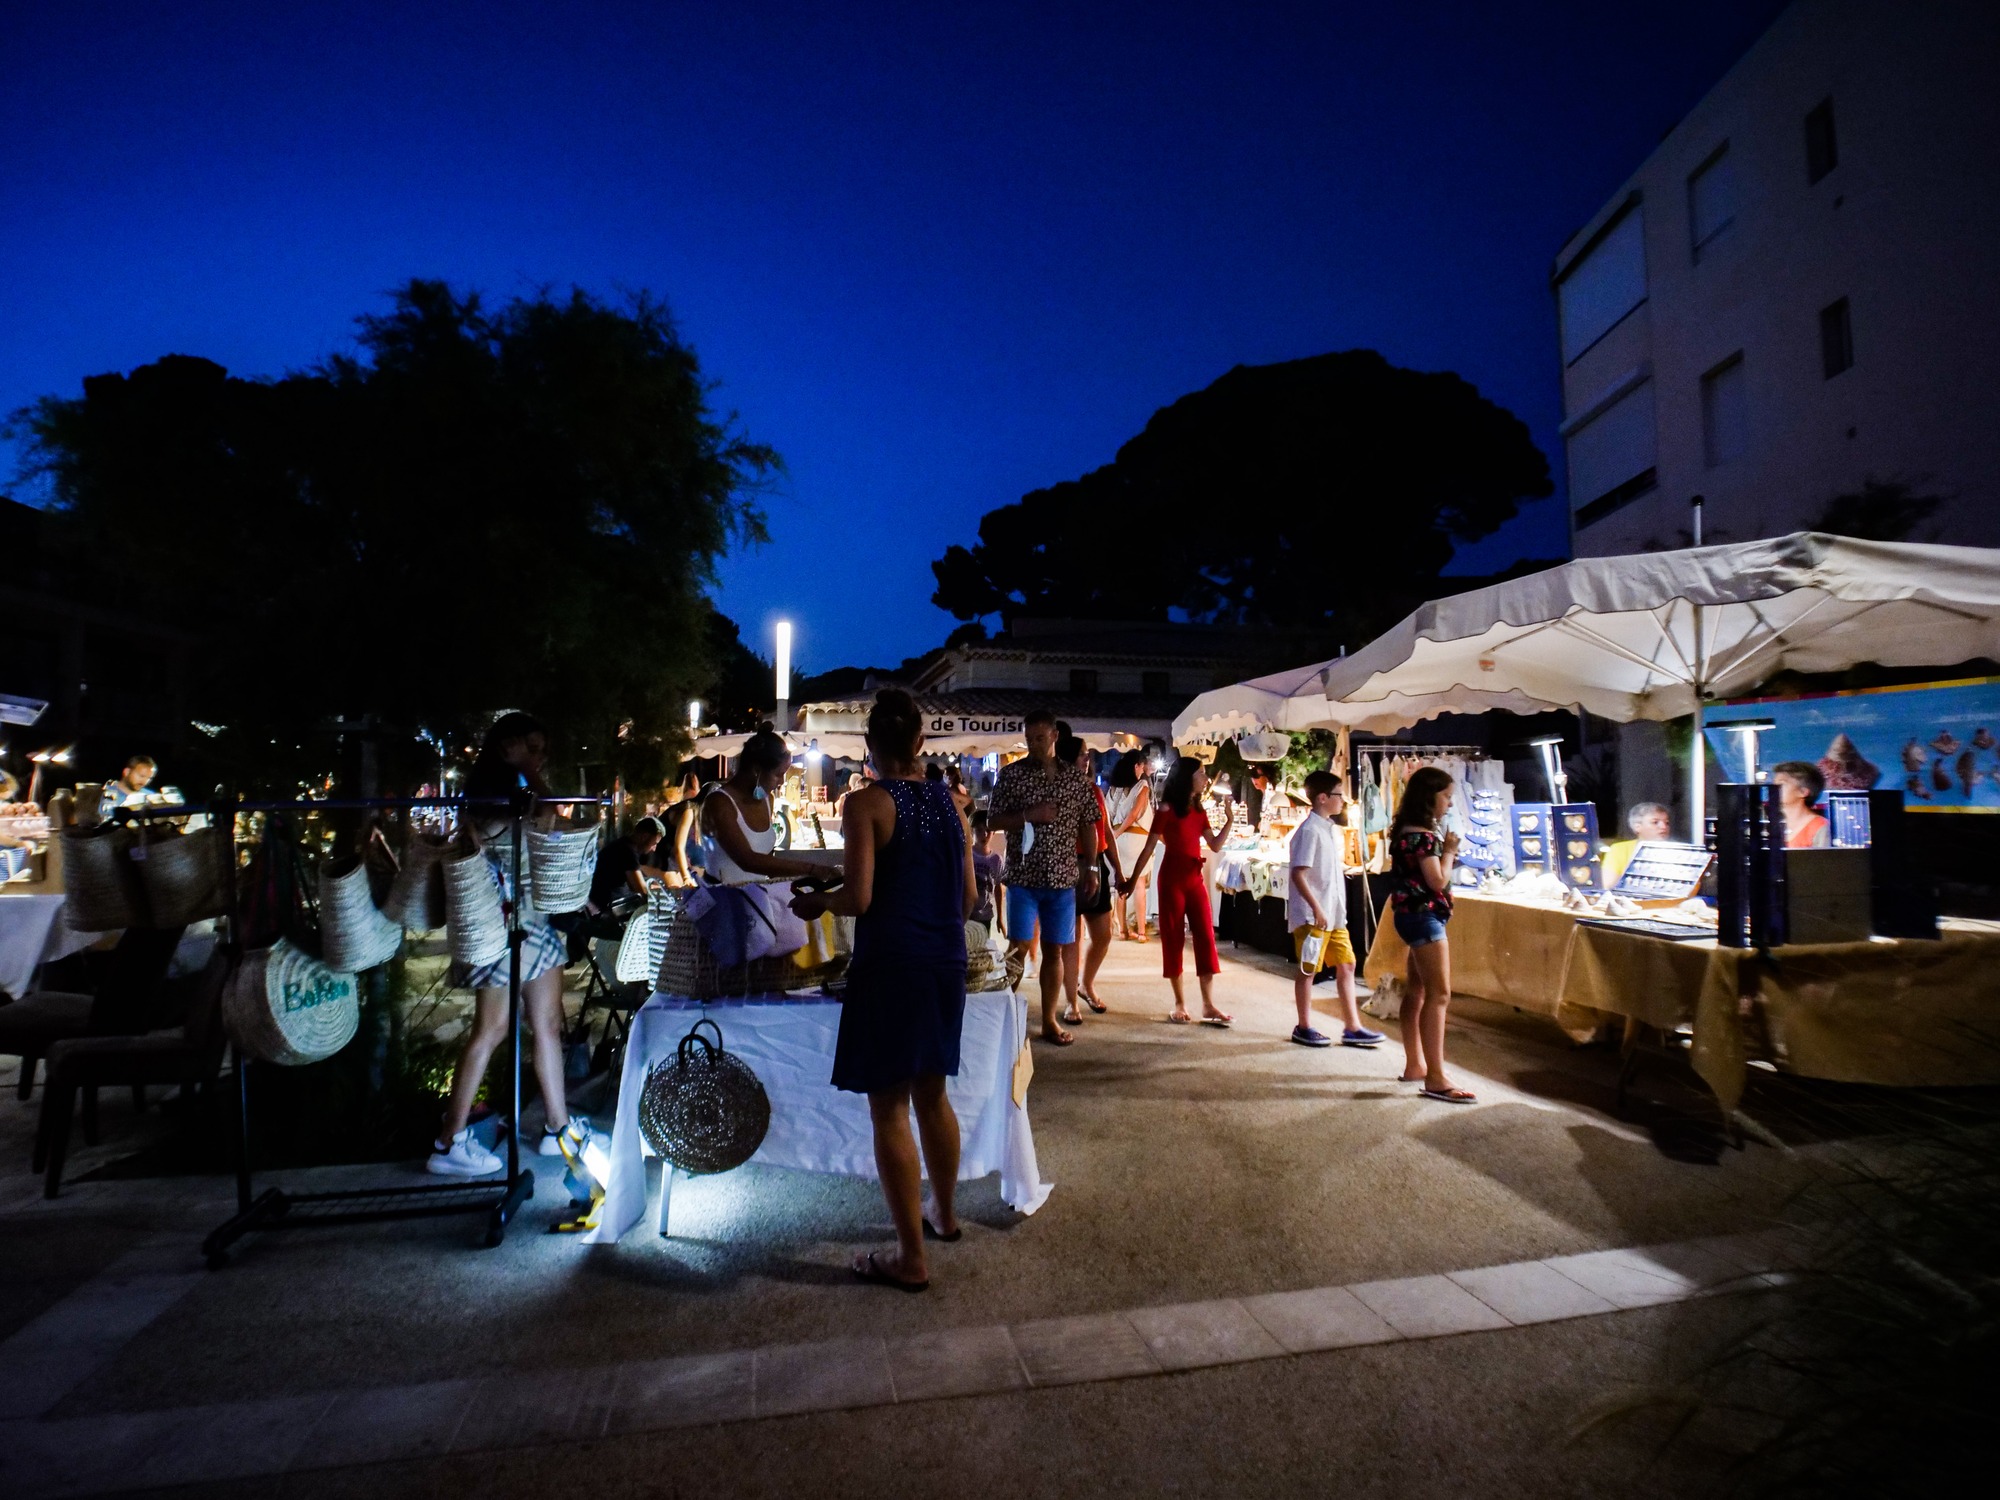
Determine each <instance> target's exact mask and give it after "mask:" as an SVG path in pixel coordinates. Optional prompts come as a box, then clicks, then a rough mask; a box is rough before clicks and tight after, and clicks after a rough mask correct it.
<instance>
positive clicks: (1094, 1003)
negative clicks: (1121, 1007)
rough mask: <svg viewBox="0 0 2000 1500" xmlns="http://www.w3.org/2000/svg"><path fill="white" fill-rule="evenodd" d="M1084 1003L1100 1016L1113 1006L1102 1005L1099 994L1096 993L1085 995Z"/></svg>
mask: <svg viewBox="0 0 2000 1500" xmlns="http://www.w3.org/2000/svg"><path fill="white" fill-rule="evenodd" d="M1083 1003H1084V1004H1085V1005H1088V1006H1089V1007H1090V1008H1091V1009H1092V1010H1093V1011H1095V1012H1097V1014H1098V1015H1100V1016H1101V1015H1103V1014H1104V1013H1105V1012H1106V1011H1107V1010H1109V1009H1111V1007H1110V1006H1108V1005H1100V1004H1099V1003H1098V1000H1097V996H1095V995H1085V996H1084V997H1083Z"/></svg>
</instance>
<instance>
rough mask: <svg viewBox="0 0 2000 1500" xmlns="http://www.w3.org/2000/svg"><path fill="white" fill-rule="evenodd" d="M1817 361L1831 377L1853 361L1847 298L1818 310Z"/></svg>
mask: <svg viewBox="0 0 2000 1500" xmlns="http://www.w3.org/2000/svg"><path fill="white" fill-rule="evenodd" d="M1819 362H1820V365H1821V367H1822V368H1823V369H1824V370H1825V371H1826V378H1827V379H1828V380H1831V379H1833V377H1834V376H1836V375H1838V374H1839V373H1840V372H1841V371H1842V370H1845V369H1846V368H1847V367H1848V366H1849V365H1851V364H1853V363H1854V325H1853V324H1852V323H1850V322H1849V321H1848V318H1847V299H1846V298H1845V297H1842V298H1841V299H1840V300H1839V301H1838V302H1836V303H1834V304H1833V306H1831V307H1822V308H1821V309H1820V310H1819Z"/></svg>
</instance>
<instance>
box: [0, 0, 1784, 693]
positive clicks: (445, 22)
mask: <svg viewBox="0 0 2000 1500" xmlns="http://www.w3.org/2000/svg"><path fill="white" fill-rule="evenodd" d="M1778 9H1779V6H1778V5H1776V4H1774V3H1771V0H1746V3H1731V0H1683V3H1679V4H1676V5H1673V6H1648V7H1644V8H1638V7H1632V6H1620V5H1583V4H1567V3H1564V4H1545V5H1540V6H1496V5H1490V4H1433V5H1428V6H1421V7H1419V6H1383V5H1379V4H1367V5H1340V4H1320V5H1308V6H1298V7H1281V6H1258V5H1248V6H1214V5H1203V6H1182V5H1173V6H1169V5H1156V6H1129V7H1119V6H1089V5H1085V6H1075V5H1070V6H1046V7H1038V6H1004V7H1002V6H993V7H971V6H922V5H910V6H907V7H868V6H858V5H824V6H810V7H807V6H776V5H773V6H759V5H754V4H751V5H715V4H709V5H680V4H656V5H626V6H619V5H609V4H604V5H595V4H543V5H526V4H514V5H508V4H494V3H484V4H478V5H470V4H468V5H460V6H447V5H417V6H382V7H365V6H357V5H338V6H335V5H324V6H301V7H291V6H273V5H270V4H257V5H244V6H240V7H228V6H219V5H200V4H188V5H164V6H163V5H139V4H90V3H83V4H74V5H51V4H43V5H28V4H21V3H13V4H8V5H6V6H4V7H0V141H4V142H5V146H4V149H0V214H4V218H0V224H3V225H4V233H0V286H4V287H5V289H6V290H5V302H4V315H0V409H12V408H14V407H16V406H19V405H21V404H22V403H23V402H26V401H28V400H30V399H31V398H33V397H34V396H37V395H39V394H43V393H47V392H57V393H63V394H73V393H75V392H76V391H77V390H78V388H79V382H80V381H81V379H82V378H83V377H84V376H86V375H89V374H94V373H97V372H100V371H106V370H123V369H129V368H131V367H132V366H134V365H137V364H141V363H144V362H146V361H148V360H150V359H154V358H157V357H158V356H160V355H162V354H165V353H169V352H179V353H188V354H201V355H206V356H208V357H210V358H212V359H215V360H218V361H220V362H221V363H223V364H225V365H227V366H229V368H230V369H231V370H232V371H235V372H236V373H238V374H245V375H256V374H266V375H275V374H279V373H282V372H283V371H285V370H287V369H291V368H297V367H300V366H303V365H306V364H309V363H311V362H313V361H315V360H317V359H319V358H321V357H322V356H324V355H326V354H328V353H330V352H333V351H335V350H338V349H341V348H343V347H344V346H345V344H346V341H347V339H348V336H349V331H350V328H351V322H352V319H353V318H354V317H355V315H356V314H358V313H361V312H364V311H370V310H375V309H377V308H379V307H380V306H381V305H382V304H381V296H380V294H381V293H382V292H383V291H384V289H386V288H389V287H391V286H394V285H397V284H399V283H401V282H403V281H404V280H406V279H408V278H409V277H411V276H413V275H422V276H438V277H444V278H447V279H449V280H450V281H452V282H453V283H454V284H456V285H459V286H461V287H464V286H477V287H480V288H482V289H484V290H486V291H487V292H489V293H497V294H507V293H511V292H515V291H525V290H531V289H533V288H534V287H536V286H539V285H543V284H552V285H556V286H566V285H567V284H569V283H572V282H574V283H578V284H580V285H583V286H585V287H588V288H590V289H592V290H595V291H599V292H615V291H616V290H617V289H619V288H621V287H623V288H639V287H645V288H650V289H652V290H654V291H657V292H659V293H661V294H663V295H664V296H665V297H666V298H667V299H668V300H669V301H670V303H671V304H672V306H673V307H674V309H675V311H676V314H677V316H678V317H679V319H680V322H681V325H682V329H683V332H684V334H685V335H686V336H687V338H688V339H689V340H690V342H692V343H693V344H694V346H695V347H696V349H697V350H698V351H699V353H700V355H701V357H702V360H703V363H704V365H705V367H706V369H707V371H708V373H709V374H710V376H712V377H713V378H715V379H717V380H719V381H720V383H721V385H720V390H719V392H718V394H717V400H718V402H719V403H720V404H721V405H722V406H724V407H725V408H733V409H734V410H736V411H737V412H738V413H740V414H741V418H742V425H743V427H744V429H745V430H746V431H747V432H748V433H749V434H750V435H751V436H753V437H755V438H757V439H759V440H761V441H765V442H769V443H771V444H773V445H775V446H776V447H777V448H778V449H779V451H780V452H781V453H783V454H784V456H785V458H786V460H787V462H788V464H789V467H790V474H789V478H788V480H787V481H786V483H785V486H784V488H783V490H782V491H781V492H780V493H778V494H775V495H773V496H771V497H770V499H769V503H768V509H769V512H770V518H771V526H772V531H773V534H774V541H773V542H772V544H771V545H770V546H768V547H766V548H763V549H761V550H760V551H757V552H753V553H749V554H745V555H742V556H738V557H733V558H731V559H729V560H728V561H727V562H726V563H725V564H724V567H723V572H722V587H721V590H720V595H719V598H720V602H721V604H722V605H723V607H724V608H725V609H726V610H728V611H729V612H730V613H731V614H733V615H735V616H736V617H737V619H738V620H739V621H740V622H741V623H742V625H743V628H744V631H745V634H746V635H747V636H749V637H750V638H751V640H752V641H753V643H755V644H757V645H758V646H759V647H760V649H763V650H765V651H766V652H768V650H769V622H770V621H771V620H772V619H774V618H775V617H776V616H777V615H778V614H780V613H786V614H789V615H791V616H792V617H793V618H794V619H795V620H797V622H798V628H799V633H800V645H799V653H800V656H801V659H802V664H803V665H804V666H806V667H808V668H811V669H818V668H823V667H828V666H833V665H836V664H839V663H841V662H859V661H864V660H866V661H878V660H879V661H893V660H896V659H898V658H900V657H902V656H904V655H906V654H910V653H913V652H916V651H918V650H921V649H923V648H926V647H928V646H931V645H933V644H935V643H936V642H937V641H938V640H940V639H941V638H942V637H943V635H944V633H945V631H946V630H947V629H949V627H950V625H951V623H952V622H951V620H950V619H949V617H948V616H946V615H944V614H943V613H942V612H940V611H938V610H937V609H935V608H934V607H932V605H931V604H930V603H929V596H930V591H931V587H932V580H931V577H930V573H929V570H928V566H927V565H928V563H929V562H930V560H931V559H932V558H933V557H935V556H937V555H938V554H939V553H940V552H941V551H942V550H943V549H944V547H945V545H946V544H947V543H949V542H952V541H970V540H971V539H972V535H973V529H974V526H975V523H976V521H977V518H978V516H979V515H980V513H981V512H983V511H985V510H987V509H989V508H991V507H993V506H995V505H999V504H1003V503H1005V502H1007V501H1010V500H1013V499H1015V498H1018V497H1019V495H1020V494H1021V493H1022V492H1024V491H1026V490H1029V489H1032V488H1036V487H1038V486H1041V485H1045V484H1048V483H1051V482H1054V481H1056V480H1059V479H1063V478H1069V477H1074V476H1075V475H1077V474H1080V473H1082V472H1084V471H1085V470H1087V469H1090V468H1093V467H1095V466H1097V465H1098V464H1101V463H1104V462H1106V461H1108V460H1109V459H1110V458H1111V457H1112V455H1113V453H1114V452H1115V451H1116V449H1117V446H1118V445H1119V444H1120V443H1121V442H1123V441H1124V440H1125V439H1126V438H1128V437H1130V436H1132V435H1133V434H1134V433H1136V432H1137V431H1138V430H1139V428H1140V427H1141V426H1142V425H1143V424H1144V422H1145V420H1146V418H1147V417H1148V416H1149V415H1150V414H1151V413H1152V412H1153V411H1154V410H1155V409H1156V408H1157V407H1159V406H1161V405H1163V404H1165V403H1166V402H1168V401H1170V400H1172V399H1173V398H1174V397H1176V396H1179V395H1181V394H1183V393H1185V392H1187V391H1190V390H1193V389H1196V388H1198V387H1200V386H1203V385H1206V384H1207V383H1208V382H1209V381H1211V380H1213V379H1214V378H1215V377H1216V376H1218V375H1220V374H1222V373H1223V372H1224V371H1225V370H1227V369H1228V368H1229V367H1230V366H1232V365H1235V364H1238V363H1264V362H1268V361H1272V360H1280V359H1288V358H1293V357H1297V356H1301V355H1307V354H1315V353H1319V352H1323V351H1326V350H1330V349H1341V348H1349V347H1354V346H1364V345H1365V346H1372V347H1375V348H1378V349H1380V350H1382V351H1383V352H1384V353H1385V354H1387V355H1388V357H1389V358H1390V359H1391V360H1393V361H1395V362H1397V363H1401V364H1406V365H1410V366H1414V367H1417V368H1421V369H1441V368H1449V369H1454V370H1457V371H1459V372H1460V373H1462V374H1464V375H1465V376H1466V377H1467V378H1469V379H1471V380H1472V381H1473V382H1475V383H1476V384H1477V385H1478V386H1479V387H1480V388H1481V389H1482V390H1483V391H1484V392H1485V393H1486V394H1488V395H1489V396H1491V397H1493V398H1494V399H1496V400H1497V401H1499V402H1501V403H1503V404H1504V405H1506V406H1508V407H1510V408H1511V409H1513V410H1514V411H1515V412H1517V413H1519V414H1520V415H1521V416H1522V417H1523V418H1525V419H1526V420H1527V421H1528V423H1529V425H1530V427H1531V428H1532V430H1533V432H1534V435H1535V438H1536V440H1537V441H1538V442H1539V443H1540V444H1541V445H1542V447H1543V449H1544V451H1546V452H1548V453H1549V454H1550V457H1551V460H1552V462H1554V461H1555V460H1557V458H1558V451H1557V441H1556V434H1555V427H1556V420H1557V367H1556V353H1555V342H1554V313H1553V309H1552V304H1551V300H1550V295H1549V290H1548V285H1547V276H1548V267H1549V262H1550V259H1551V257H1552V256H1553V254H1554V252H1555V250H1556V248H1557V247H1558V245H1559V244H1560V242H1561V241H1562V239H1563V238H1564V237H1565V235H1566V234H1567V233H1568V232H1569V231H1570V230H1572V229H1573V228H1574V227H1575V226H1576V225H1577V224H1578V223H1580V222H1581V221H1582V220H1583V219H1584V218H1585V217H1586V216H1587V215H1588V214H1589V213H1590V212H1591V211H1592V210H1594V209H1595V208H1596V207H1597V206H1598V205H1599V204H1600V203H1601V202H1602V201H1603V200H1604V199H1605V198H1606V197H1607V196H1608V195H1609V194H1610V193H1611V191H1612V189H1613V188H1614V187H1616V185H1617V184H1618V182H1619V181H1620V180H1621V179H1622V178H1623V177H1624V176H1625V175H1626V174H1627V173H1628V172H1629V171H1630V170H1631V169H1632V168H1633V167H1635V166H1636V165H1637V164H1638V162H1639V160H1640V159H1641V158H1642V157H1643V156H1644V155H1645V154H1646V152H1647V151H1648V150H1650V149H1651V147H1652V146H1653V144H1654V143H1655V142H1656V141H1657V140H1658V139H1659V137H1660V135H1661V133H1662V132H1663V131H1664V130H1666V129H1667V128H1668V127H1669V126H1671V125H1672V124H1673V123H1674V122H1675V120H1677V119H1678V118H1679V116H1680V115H1681V114H1682V113H1683V112H1684V111H1685V110H1686V109H1687V108H1688V106H1689V105H1691V104H1692V103H1693V102H1694V100H1695V99H1696V98H1698V97H1699V96H1700V94H1701V93H1702V92H1703V91H1704V90H1705V89H1706V88H1707V87H1708V86H1709V85H1710V84H1711V83H1712V82H1713V81H1714V80H1715V79H1716V78H1717V77H1719V76H1720V75H1721V73H1722V72H1723V71H1724V70H1725V69H1726V68H1727V67H1728V66H1729V64H1730V63H1731V62H1732V61H1734V59H1735V58H1736V57H1737V56H1738V55H1739V54H1740V53H1741V52H1742V51H1743V49H1744V48H1745V47H1747V46H1748V45H1749V43H1750V42H1751V41H1752V40H1754V39H1755V37H1756V36H1757V34H1758V33H1759V32H1760V31H1761V30H1762V29H1763V28H1764V26H1765V25H1767V24H1768V22H1769V20H1770V19H1771V17H1772V16H1773V15H1774V14H1775V13H1776V11H1777V10H1778ZM9 464H10V466H11V458H10V459H9ZM1556 467H1557V469H1558V471H1559V470H1560V464H1559V462H1558V463H1556ZM18 492H19V493H20V494H21V495H22V497H23V498H34V497H33V494H32V492H31V491H28V490H20V491H18ZM1224 498H1228V499H1235V498H1237V497H1218V499H1224ZM1561 504H1562V501H1561V498H1560V497H1558V498H1557V499H1556V500H1553V501H1549V502H1546V503H1544V504H1541V505H1538V506H1536V507H1534V509H1533V510H1532V511H1531V512H1529V513H1528V514H1527V515H1525V516H1524V517H1523V518H1522V519H1521V520H1520V521H1517V522H1516V523H1515V524H1514V525H1513V526H1512V527H1510V528H1509V529H1508V530H1507V531H1506V532H1505V533H1503V534H1502V535H1501V536H1500V537H1498V538H1495V539H1493V540H1492V541H1490V542H1488V543H1485V544H1482V546H1481V547H1480V548H1478V549H1477V550H1476V552H1475V553H1473V554H1471V555H1467V556H1463V557H1462V558H1461V564H1460V566H1461V567H1462V568H1473V567H1483V566H1491V565H1497V564H1500V563H1504V562H1506V561H1508V560H1510V559H1512V558H1513V557H1515V556H1519V555H1521V554H1523V553H1524V552H1525V553H1529V554H1538V555H1546V554H1548V553H1549V552H1551V551H1555V550H1559V549H1560V547H1561V546H1562V540H1561V538H1562V534H1563V527H1562V521H1561V516H1562V511H1561ZM1144 550H1145V539H1144V537H1143V536H1142V535H1135V536H1134V538H1133V559H1134V560H1137V559H1142V558H1143V556H1144ZM1362 561H1364V562H1365V560H1362Z"/></svg>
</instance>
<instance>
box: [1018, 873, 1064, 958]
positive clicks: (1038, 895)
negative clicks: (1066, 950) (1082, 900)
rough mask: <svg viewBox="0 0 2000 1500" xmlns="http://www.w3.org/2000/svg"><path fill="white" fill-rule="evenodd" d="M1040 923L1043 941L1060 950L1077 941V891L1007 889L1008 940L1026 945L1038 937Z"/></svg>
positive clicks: (1026, 886) (1021, 886)
mask: <svg viewBox="0 0 2000 1500" xmlns="http://www.w3.org/2000/svg"><path fill="white" fill-rule="evenodd" d="M1037 918H1039V919H1040V920H1041V926H1042V941H1043V942H1045V943H1054V944H1055V945H1056V946H1057V947H1061V946H1062V945H1063V944H1065V943H1073V942H1075V941H1076V887H1075V886H1073V885H1066V886H1064V887H1063V888H1062V889H1061V890H1046V889H1043V888H1042V887H1039V886H1032V885H1010V886H1008V887H1007V938H1008V941H1010V942H1015V943H1025V942H1027V941H1028V940H1029V939H1030V938H1032V937H1033V936H1034V935H1035V922H1036V919H1037Z"/></svg>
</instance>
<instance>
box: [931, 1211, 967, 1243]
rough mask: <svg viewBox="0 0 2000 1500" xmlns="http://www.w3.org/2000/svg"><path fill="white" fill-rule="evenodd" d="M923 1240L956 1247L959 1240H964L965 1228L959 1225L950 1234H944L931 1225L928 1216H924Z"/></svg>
mask: <svg viewBox="0 0 2000 1500" xmlns="http://www.w3.org/2000/svg"><path fill="white" fill-rule="evenodd" d="M924 1238H925V1239H927V1240H936V1241H938V1242H939V1243H940V1244H944V1245H956V1244H957V1243H958V1242H959V1241H960V1240H962V1239H964V1238H965V1226H964V1225H963V1224H961V1225H959V1226H958V1228H956V1229H954V1230H953V1231H952V1232H951V1233H950V1234H946V1233H945V1232H944V1231H943V1230H941V1229H939V1228H938V1227H937V1225H935V1224H933V1223H932V1222H931V1220H930V1215H929V1214H926V1215H924Z"/></svg>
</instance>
